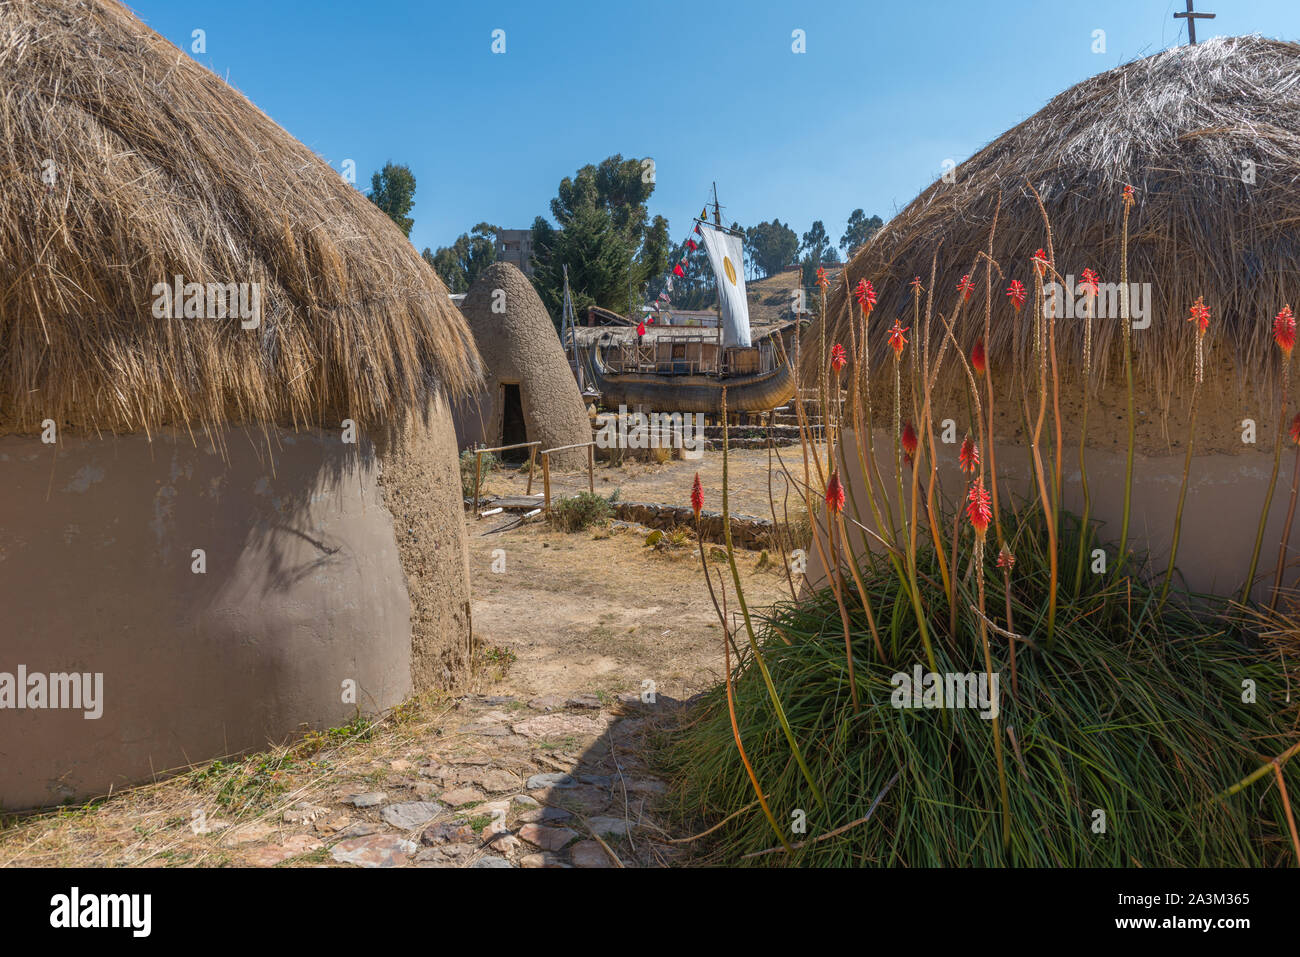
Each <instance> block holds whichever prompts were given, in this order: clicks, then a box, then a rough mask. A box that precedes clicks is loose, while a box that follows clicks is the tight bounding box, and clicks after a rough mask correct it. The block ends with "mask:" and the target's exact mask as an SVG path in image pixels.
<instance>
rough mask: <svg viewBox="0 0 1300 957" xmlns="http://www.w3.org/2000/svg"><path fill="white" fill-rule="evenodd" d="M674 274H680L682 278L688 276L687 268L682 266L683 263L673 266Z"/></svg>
mask: <svg viewBox="0 0 1300 957" xmlns="http://www.w3.org/2000/svg"><path fill="white" fill-rule="evenodd" d="M673 275H675V276H680V277H681V278H682V279H685V278H686V270H684V269H683V268H682V264H681V263H678V264H677V265H676V266H674V267H673Z"/></svg>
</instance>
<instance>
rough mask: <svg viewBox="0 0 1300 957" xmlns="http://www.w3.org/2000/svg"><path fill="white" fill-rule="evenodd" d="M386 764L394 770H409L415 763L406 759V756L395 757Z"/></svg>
mask: <svg viewBox="0 0 1300 957" xmlns="http://www.w3.org/2000/svg"><path fill="white" fill-rule="evenodd" d="M388 766H389V767H390V768H392V769H393V770H394V771H409V770H411V769H412V768H413V767H415V765H414V764H412V763H411V762H410V761H408V760H406V758H396V759H395V760H393V761H390V762H389V763H388Z"/></svg>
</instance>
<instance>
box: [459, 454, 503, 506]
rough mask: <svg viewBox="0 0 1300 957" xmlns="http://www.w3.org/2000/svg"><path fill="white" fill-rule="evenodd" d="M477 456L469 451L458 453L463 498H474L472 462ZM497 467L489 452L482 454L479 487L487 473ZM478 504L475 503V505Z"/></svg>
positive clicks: (493, 457)
mask: <svg viewBox="0 0 1300 957" xmlns="http://www.w3.org/2000/svg"><path fill="white" fill-rule="evenodd" d="M476 459H477V456H476V455H475V454H474V452H472V451H471V450H469V449H466V450H465V451H464V452H461V453H460V490H461V492H462V493H463V494H464V496H465V498H473V496H474V462H475V461H476ZM496 466H497V457H496V456H495V455H493V454H492V453H491V452H484V453H483V464H482V466H481V468H480V471H479V476H478V480H479V485H480V487H481V486H482V483H483V480H484V479H485V478H487V474H488V472H491V471H492V470H493V469H494V468H496ZM477 504H478V503H477V502H476V503H475V505H477Z"/></svg>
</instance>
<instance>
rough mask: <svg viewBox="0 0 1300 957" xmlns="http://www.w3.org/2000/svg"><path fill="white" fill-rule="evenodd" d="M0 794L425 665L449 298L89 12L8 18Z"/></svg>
mask: <svg viewBox="0 0 1300 957" xmlns="http://www.w3.org/2000/svg"><path fill="white" fill-rule="evenodd" d="M0 87H2V88H3V90H4V93H3V100H2V103H0V109H2V110H3V114H4V121H5V130H6V150H7V155H8V157H9V165H10V173H9V175H7V176H5V177H4V180H3V183H0V207H3V211H4V216H3V217H0V463H2V464H0V477H2V478H0V482H2V484H0V492H2V493H3V494H0V569H3V571H2V572H0V608H3V609H4V610H5V619H6V620H5V627H4V632H5V638H4V642H3V648H4V660H3V661H0V740H3V741H4V745H3V746H2V748H0V750H3V752H4V756H3V760H0V805H2V806H3V807H4V808H6V809H12V808H22V807H31V806H39V805H47V804H54V803H59V802H63V801H67V800H74V799H75V800H80V799H84V798H87V797H91V796H94V795H97V794H103V793H105V792H106V791H108V790H109V789H110V788H114V789H120V788H121V787H123V786H126V785H130V784H133V783H137V782H141V781H145V780H149V779H150V778H152V777H153V776H155V775H158V774H161V773H164V772H166V771H168V770H170V769H175V768H179V767H182V766H185V765H188V764H189V763H190V762H192V761H201V760H204V759H207V758H211V757H215V756H221V755H228V754H234V753H239V752H242V751H247V750H251V749H256V748H261V747H264V746H265V745H266V744H267V743H268V742H270V741H281V740H283V739H285V738H286V736H288V735H291V734H292V733H294V732H297V731H300V730H302V729H304V728H308V727H329V726H336V725H339V724H342V723H345V722H346V721H347V720H349V719H350V718H351V717H353V716H354V715H355V714H356V713H357V711H358V710H360V711H362V712H375V711H379V710H382V709H384V708H387V707H390V706H392V705H394V704H396V703H398V702H400V701H401V700H402V699H403V698H405V697H406V696H408V695H409V694H410V693H411V691H412V690H413V689H414V690H420V689H422V688H427V687H430V686H434V685H446V684H448V683H451V682H453V681H454V680H455V679H456V677H457V673H458V671H459V670H460V669H461V668H463V667H464V664H465V661H466V657H467V655H468V653H469V647H468V645H469V640H470V633H469V607H468V602H469V593H468V579H467V562H466V555H465V538H464V525H463V518H462V505H461V501H460V484H459V479H458V470H457V466H456V461H455V454H456V448H455V437H454V432H453V428H452V421H451V416H450V399H451V398H452V397H454V396H456V395H459V394H462V393H464V392H466V391H467V390H469V389H471V388H476V387H477V382H478V375H479V372H478V358H477V353H476V351H475V348H474V344H473V339H472V338H471V336H470V334H469V330H468V328H467V327H466V325H465V322H464V320H463V319H462V317H461V316H460V314H459V313H458V312H457V311H456V310H455V309H454V308H453V307H452V306H451V305H450V303H449V301H448V297H447V292H446V289H445V288H444V287H443V286H442V284H441V283H440V282H439V280H438V279H437V277H436V276H435V274H434V272H433V271H432V270H431V269H429V268H428V267H427V265H425V264H424V263H423V262H422V261H421V260H420V258H419V257H418V256H417V255H416V253H415V251H414V249H412V247H411V245H410V243H409V242H408V241H407V240H406V238H405V237H404V236H402V234H401V233H400V232H399V231H398V230H397V229H396V227H395V226H394V225H393V224H392V223H391V222H390V221H389V220H388V219H387V217H385V216H384V215H383V213H382V212H380V211H379V210H378V209H377V208H376V207H375V206H374V205H373V204H371V203H370V202H369V201H367V200H366V198H365V197H364V196H362V195H361V194H360V193H358V192H357V191H356V190H355V189H354V188H352V187H351V186H349V185H348V184H346V183H345V182H344V181H343V180H342V178H341V177H340V176H339V175H338V173H337V172H335V171H333V170H331V169H330V168H329V166H328V165H327V164H326V163H324V162H323V161H322V160H321V159H320V158H319V157H317V156H316V155H315V154H313V153H312V152H311V151H310V150H308V149H307V148H306V147H305V146H303V145H302V144H301V143H299V142H297V141H296V140H295V139H293V138H292V137H291V136H290V135H288V134H287V133H286V132H285V131H284V130H282V129H281V128H280V127H278V126H276V125H275V123H273V122H272V121H271V120H270V119H269V118H268V117H267V116H266V115H265V114H263V113H262V112H260V111H259V110H258V109H257V108H256V107H254V106H253V105H252V104H251V103H249V102H248V100H247V99H245V98H244V97H243V96H242V95H240V94H239V93H237V92H236V91H234V90H233V89H231V88H230V87H229V86H228V85H226V84H225V83H224V82H222V81H221V80H220V79H219V78H218V77H216V76H214V75H213V74H212V73H210V72H209V71H207V70H206V69H204V68H203V67H201V66H199V65H198V64H197V63H195V62H194V61H193V60H192V59H191V58H190V57H189V56H187V55H186V54H184V53H182V52H180V51H179V50H177V49H176V48H175V47H174V46H172V45H171V44H170V43H168V42H167V41H165V40H164V39H162V38H161V37H159V36H158V35H157V34H155V33H153V32H152V31H151V30H149V29H148V28H147V27H145V26H144V25H143V24H141V23H140V22H139V21H138V20H137V19H136V18H135V17H134V16H132V15H131V13H130V12H128V11H127V10H126V9H125V8H124V7H122V6H121V5H120V4H118V3H116V2H112V0H49V2H44V3H30V4H29V3H22V4H7V5H5V6H4V7H3V10H2V11H0Z"/></svg>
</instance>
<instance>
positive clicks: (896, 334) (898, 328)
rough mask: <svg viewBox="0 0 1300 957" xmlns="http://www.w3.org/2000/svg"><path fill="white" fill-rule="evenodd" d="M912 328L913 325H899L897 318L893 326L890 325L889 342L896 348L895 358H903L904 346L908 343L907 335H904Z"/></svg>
mask: <svg viewBox="0 0 1300 957" xmlns="http://www.w3.org/2000/svg"><path fill="white" fill-rule="evenodd" d="M910 328H912V327H911V326H902V325H899V323H898V320H897V319H895V320H894V324H893V326H891V327H890V329H889V344H890V346H892V347H893V349H894V356H895V358H902V356H903V347H904V346H905V345H907V336H905V335H903V333H905V332H907V330H908V329H910Z"/></svg>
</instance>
